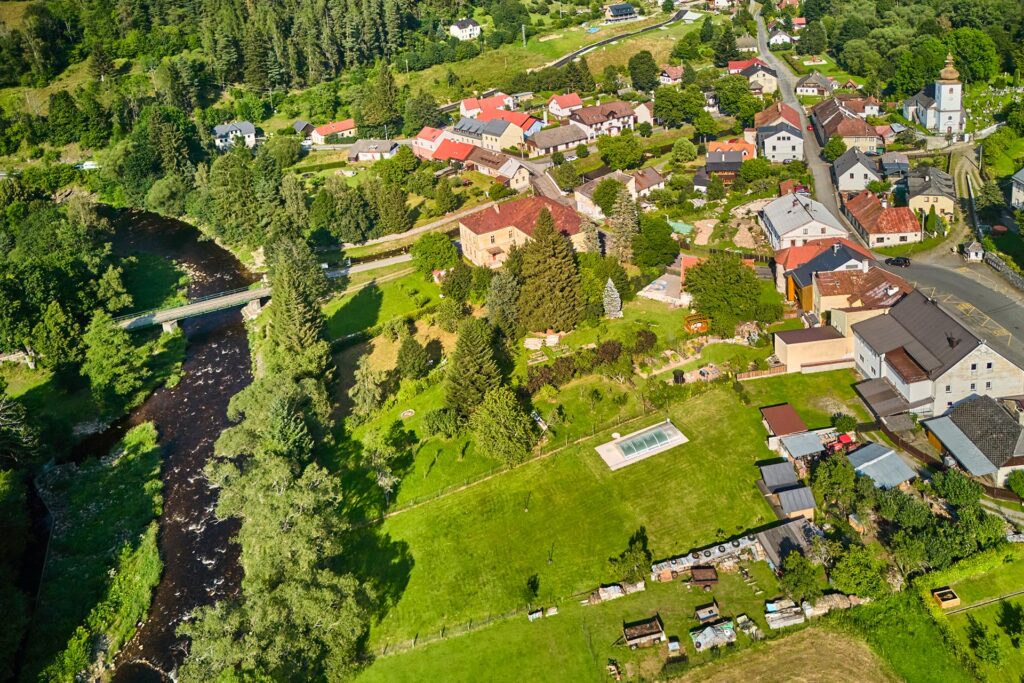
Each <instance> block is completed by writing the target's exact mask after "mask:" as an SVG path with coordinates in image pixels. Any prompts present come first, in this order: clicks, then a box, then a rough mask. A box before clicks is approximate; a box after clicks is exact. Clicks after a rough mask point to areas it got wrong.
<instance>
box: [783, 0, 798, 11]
mask: <svg viewBox="0 0 1024 683" xmlns="http://www.w3.org/2000/svg"><path fill="white" fill-rule="evenodd" d="M778 8H779V11H780V12H781V11H783V10H785V9H788V8H791V9H795V10H798V9H800V0H779V5H778Z"/></svg>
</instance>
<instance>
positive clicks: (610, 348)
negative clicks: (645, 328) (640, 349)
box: [597, 339, 622, 365]
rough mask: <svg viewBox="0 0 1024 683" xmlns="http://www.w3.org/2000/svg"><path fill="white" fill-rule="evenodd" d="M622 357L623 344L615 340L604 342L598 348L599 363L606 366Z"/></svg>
mask: <svg viewBox="0 0 1024 683" xmlns="http://www.w3.org/2000/svg"><path fill="white" fill-rule="evenodd" d="M621 355H622V343H621V342H618V341H616V340H614V339H609V340H608V341H603V342H601V343H600V345H598V347H597V362H598V363H600V364H602V365H604V364H607V363H614V362H615V361H617V360H618V359H619V356H621Z"/></svg>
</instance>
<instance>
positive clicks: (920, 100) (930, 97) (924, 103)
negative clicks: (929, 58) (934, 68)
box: [904, 83, 935, 109]
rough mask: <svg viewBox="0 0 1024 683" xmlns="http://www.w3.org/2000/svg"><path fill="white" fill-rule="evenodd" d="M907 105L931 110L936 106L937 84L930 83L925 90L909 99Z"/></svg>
mask: <svg viewBox="0 0 1024 683" xmlns="http://www.w3.org/2000/svg"><path fill="white" fill-rule="evenodd" d="M904 103H905V104H909V105H912V106H915V105H916V106H918V107H922V108H924V109H931V108H932V107H934V106H935V84H934V83H929V84H928V85H926V86H925V87H924V89H922V90H920V91H918V93H917V94H916V95H914V96H913V97H908V98H907V99H906V100H905V101H904Z"/></svg>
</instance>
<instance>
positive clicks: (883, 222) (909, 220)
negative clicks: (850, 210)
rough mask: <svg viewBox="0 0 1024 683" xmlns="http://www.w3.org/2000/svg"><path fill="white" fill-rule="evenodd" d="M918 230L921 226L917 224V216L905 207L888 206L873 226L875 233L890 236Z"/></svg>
mask: <svg viewBox="0 0 1024 683" xmlns="http://www.w3.org/2000/svg"><path fill="white" fill-rule="evenodd" d="M920 230H921V225H920V224H919V223H918V222H917V216H915V215H914V212H913V211H911V210H910V208H909V207H906V206H890V207H889V208H887V209H885V210H883V211H882V217H881V218H880V219H879V220H878V225H876V226H875V232H877V233H886V234H890V235H891V234H895V233H904V232H918V231H920Z"/></svg>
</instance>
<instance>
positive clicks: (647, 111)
mask: <svg viewBox="0 0 1024 683" xmlns="http://www.w3.org/2000/svg"><path fill="white" fill-rule="evenodd" d="M633 112H634V113H635V114H636V123H637V125H638V126H639V125H640V124H641V123H649V124H651V125H652V126H653V125H654V102H642V103H641V104H638V105H636V106H635V107H633Z"/></svg>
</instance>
